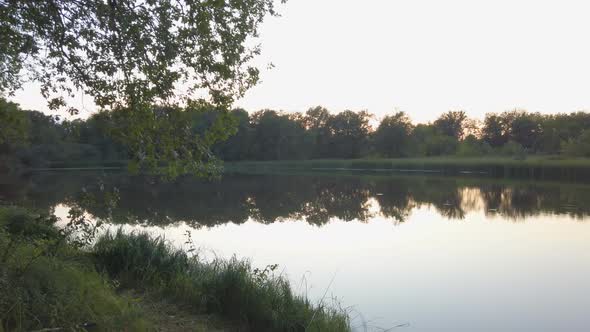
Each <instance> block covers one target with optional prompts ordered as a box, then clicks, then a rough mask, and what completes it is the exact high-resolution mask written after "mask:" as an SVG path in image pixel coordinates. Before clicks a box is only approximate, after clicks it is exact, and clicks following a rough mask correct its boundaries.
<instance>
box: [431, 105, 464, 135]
mask: <svg viewBox="0 0 590 332" xmlns="http://www.w3.org/2000/svg"><path fill="white" fill-rule="evenodd" d="M466 120H467V114H465V112H464V111H449V112H446V113H444V114H443V115H441V116H440V117H439V118H438V119H436V121H434V127H435V128H436V129H437V130H438V131H439V132H440V133H441V134H443V135H445V136H451V137H454V138H456V139H460V138H462V137H463V130H464V129H465V121H466Z"/></svg>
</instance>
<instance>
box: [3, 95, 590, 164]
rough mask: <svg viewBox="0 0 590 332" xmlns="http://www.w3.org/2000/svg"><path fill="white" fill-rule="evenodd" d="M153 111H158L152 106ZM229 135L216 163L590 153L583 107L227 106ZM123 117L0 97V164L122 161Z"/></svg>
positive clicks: (197, 120) (201, 114)
mask: <svg viewBox="0 0 590 332" xmlns="http://www.w3.org/2000/svg"><path fill="white" fill-rule="evenodd" d="M158 110H159V112H160V113H162V112H161V109H158ZM189 113H190V114H187V115H188V116H187V117H186V119H188V121H189V122H190V123H189V124H188V125H189V127H190V128H189V130H190V131H191V132H192V133H193V134H194V135H202V134H203V133H204V132H206V130H207V129H208V128H210V127H211V126H212V125H213V124H214V123H215V120H216V118H217V117H218V116H219V114H220V112H219V111H215V110H213V108H211V110H203V109H200V110H193V111H189ZM230 113H231V114H232V115H233V118H234V120H235V128H234V129H235V133H234V134H233V135H232V136H231V137H230V138H229V139H228V140H226V141H225V142H222V143H218V144H216V145H214V146H213V152H214V154H215V155H217V156H218V157H220V158H221V159H223V160H227V161H238V160H296V159H327V158H342V159H345V158H373V157H384V158H403V157H422V156H465V157H472V156H484V155H508V156H516V157H523V156H524V155H526V154H564V155H568V156H584V157H590V113H585V112H575V113H569V114H565V113H560V114H554V115H545V114H540V113H530V112H526V111H520V110H514V111H507V112H503V113H499V114H496V113H490V114H487V115H486V117H485V119H484V121H483V122H482V121H478V120H474V119H470V118H468V117H467V115H466V114H465V112H463V111H450V112H446V113H444V114H442V115H441V116H440V117H439V118H438V119H436V120H435V121H433V122H431V123H422V124H414V123H412V121H411V119H410V117H409V116H408V115H407V114H406V113H404V112H397V113H394V114H392V115H388V116H385V117H384V118H383V119H381V121H380V123H379V124H378V125H376V126H372V124H373V123H375V121H376V117H375V116H374V115H372V114H370V113H368V112H367V111H360V112H353V111H343V112H340V113H332V112H329V111H328V110H327V109H326V108H323V107H320V106H318V107H314V108H311V109H309V110H307V111H306V112H305V113H285V112H280V111H274V110H261V111H258V112H255V113H251V114H250V113H248V112H246V111H245V110H243V109H235V110H232V111H231V112H230ZM120 127H121V123H119V122H117V120H115V119H113V117H111V116H110V115H109V114H108V113H106V112H99V113H96V114H94V115H92V116H91V117H89V118H88V119H86V120H74V121H63V120H62V119H60V118H59V117H58V116H49V115H45V114H43V113H41V112H37V111H23V110H21V109H20V108H19V107H18V105H17V104H14V103H11V102H8V101H6V100H4V99H0V167H2V165H4V168H6V167H7V166H6V165H10V164H16V163H18V164H21V165H23V164H24V165H25V166H30V167H48V166H55V165H56V164H59V165H64V164H67V165H73V164H74V165H75V164H80V163H84V164H96V163H101V164H103V165H104V164H105V163H107V164H108V163H109V162H116V161H125V160H128V159H129V158H130V157H131V156H130V155H129V152H128V151H127V149H126V148H125V146H124V144H122V143H120V142H119V141H117V140H115V139H113V136H112V135H111V134H110V133H112V132H113V130H114V129H116V130H119V131H120V130H121V128H120Z"/></svg>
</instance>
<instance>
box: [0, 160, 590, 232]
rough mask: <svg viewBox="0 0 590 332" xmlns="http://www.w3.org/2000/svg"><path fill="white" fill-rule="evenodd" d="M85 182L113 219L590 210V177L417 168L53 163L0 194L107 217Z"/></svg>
mask: <svg viewBox="0 0 590 332" xmlns="http://www.w3.org/2000/svg"><path fill="white" fill-rule="evenodd" d="M81 188H84V191H85V192H86V193H95V194H96V195H94V196H95V197H100V196H101V195H100V192H102V191H105V190H106V191H109V190H112V189H113V188H117V189H118V191H119V194H120V198H121V199H120V201H119V204H118V206H117V207H116V208H115V211H114V217H115V218H114V220H115V221H116V222H119V223H141V224H145V225H169V224H171V223H176V222H181V221H182V222H186V223H188V224H190V225H192V226H195V227H198V226H215V225H219V224H225V223H234V224H242V223H244V222H246V221H248V220H254V221H257V222H260V223H264V224H270V223H274V222H280V221H283V220H286V219H289V220H293V219H296V220H304V221H306V222H308V223H310V224H313V225H317V226H322V225H325V224H326V223H328V222H329V221H330V220H332V219H338V220H342V221H352V220H358V221H361V222H368V221H369V220H371V218H373V217H375V216H383V217H386V218H388V219H390V220H391V222H393V223H402V222H404V221H405V220H406V219H407V216H408V215H409V214H410V213H411V211H412V210H413V209H417V208H423V207H430V208H432V209H433V210H434V211H436V212H437V213H438V214H439V215H440V216H442V217H444V218H446V219H449V220H462V219H464V218H465V216H466V214H467V213H470V212H475V211H483V212H484V213H485V215H486V217H488V218H493V217H495V216H499V217H501V218H503V219H508V220H511V221H515V222H516V221H521V220H524V219H526V218H527V217H532V216H539V215H551V214H564V215H568V216H570V217H574V218H577V219H582V218H583V217H584V216H587V215H588V214H589V213H590V195H587V191H588V188H589V187H587V186H581V185H559V184H554V183H545V184H535V183H530V182H528V183H527V182H505V183H501V182H500V183H499V182H498V180H493V181H491V180H476V179H471V178H440V177H417V176H399V177H392V176H388V177H378V176H326V175H288V176H285V175H228V176H225V177H223V178H222V179H220V180H218V181H201V180H196V179H192V178H183V179H178V180H177V181H174V182H171V183H167V182H161V181H158V180H155V179H153V178H145V177H134V176H128V175H125V174H121V173H111V174H98V173H88V172H87V173H84V172H80V173H45V174H34V175H32V176H29V177H26V178H21V179H17V180H14V181H11V182H6V181H5V182H4V183H3V184H0V199H2V200H7V201H12V202H18V203H20V204H25V205H34V206H35V207H37V208H42V209H51V208H52V207H54V206H56V205H57V204H66V205H70V206H73V205H76V206H79V207H81V208H83V209H85V210H86V211H88V212H89V213H90V214H92V215H94V216H96V217H98V218H101V217H105V212H104V208H103V206H102V205H101V204H100V203H98V204H97V203H96V202H95V203H93V204H89V203H88V202H87V200H84V199H82V194H81Z"/></svg>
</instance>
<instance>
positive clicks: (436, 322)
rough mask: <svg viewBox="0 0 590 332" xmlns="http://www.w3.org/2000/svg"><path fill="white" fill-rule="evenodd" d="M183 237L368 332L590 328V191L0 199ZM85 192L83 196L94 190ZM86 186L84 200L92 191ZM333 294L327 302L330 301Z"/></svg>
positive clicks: (41, 183) (342, 181) (343, 180)
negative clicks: (279, 279)
mask: <svg viewBox="0 0 590 332" xmlns="http://www.w3.org/2000/svg"><path fill="white" fill-rule="evenodd" d="M114 187H116V188H118V190H119V194H120V202H119V204H118V206H117V207H116V209H115V210H114V211H113V215H114V217H113V218H112V219H111V221H112V222H115V223H117V224H121V225H124V227H125V228H128V229H143V230H148V231H150V232H154V233H157V234H163V235H165V236H166V237H167V238H168V239H169V240H171V241H173V242H175V243H176V244H177V245H178V246H182V245H183V243H184V242H185V240H186V237H185V232H186V231H187V230H190V231H191V232H192V237H193V240H194V241H195V242H196V243H197V244H198V245H200V246H201V247H202V254H203V255H204V256H212V255H217V256H223V257H230V256H232V255H234V254H235V255H237V256H238V257H244V258H250V259H251V260H252V262H253V265H254V266H256V267H264V266H266V265H267V264H274V263H277V264H279V265H280V269H282V270H281V271H282V273H284V274H286V275H287V276H288V277H289V279H290V280H291V281H292V284H293V286H294V287H295V289H297V290H298V291H300V292H302V293H307V295H308V296H309V297H311V298H313V299H316V300H319V299H321V298H322V297H324V298H325V299H326V301H330V300H329V299H331V298H333V297H335V298H337V299H338V301H339V302H340V303H341V305H342V306H345V307H347V308H349V310H350V311H351V316H352V317H353V318H354V320H353V323H354V325H355V326H356V327H357V329H358V330H359V331H363V330H368V331H382V330H383V329H389V328H392V327H395V326H398V325H401V327H398V328H396V329H394V330H395V331H398V330H400V331H447V330H448V331H590V219H589V217H588V216H589V215H590V187H589V186H585V185H571V184H570V185H560V184H556V183H544V184H543V183H530V182H529V183H527V182H507V181H504V180H492V179H483V180H482V179H480V180H478V179H475V178H436V177H419V176H406V177H403V176H380V177H376V176H359V175H330V174H321V175H273V176H259V175H232V176H226V177H224V178H223V179H222V180H220V181H218V182H214V183H204V182H199V181H196V180H192V179H183V180H180V181H178V182H176V183H159V182H157V181H154V180H147V179H140V178H132V177H127V176H124V175H121V174H102V175H101V174H95V173H53V174H37V175H34V176H31V177H28V178H23V179H19V180H13V181H4V183H3V184H0V199H1V200H4V201H15V202H19V203H20V204H25V205H30V206H36V207H38V208H47V209H54V211H55V213H56V214H58V215H62V216H65V215H67V210H68V207H69V206H72V205H78V206H81V207H83V208H85V209H86V210H87V212H88V214H89V216H91V217H92V218H94V219H101V218H106V217H107V216H106V215H105V213H104V209H101V208H100V207H98V206H99V205H100V204H89V203H87V202H86V200H84V199H83V197H84V195H87V194H88V193H91V194H95V196H96V197H99V196H100V193H101V190H103V191H109V190H112V188H114ZM82 188H84V190H82ZM83 192H86V194H84V193H83ZM324 294H325V296H324Z"/></svg>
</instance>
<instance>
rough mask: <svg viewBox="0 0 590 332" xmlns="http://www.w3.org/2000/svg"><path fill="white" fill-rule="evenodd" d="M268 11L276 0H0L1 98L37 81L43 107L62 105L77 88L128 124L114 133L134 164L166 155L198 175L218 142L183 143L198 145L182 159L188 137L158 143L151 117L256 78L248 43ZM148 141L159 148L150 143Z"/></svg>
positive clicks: (223, 100)
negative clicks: (158, 107)
mask: <svg viewBox="0 0 590 332" xmlns="http://www.w3.org/2000/svg"><path fill="white" fill-rule="evenodd" d="M283 2H284V1H283ZM266 14H270V15H276V12H275V10H274V1H273V0H236V1H176V0H151V1H142V0H118V1H115V0H107V1H104V0H75V1H71V0H47V1H11V0H0V92H7V93H9V94H10V93H12V92H13V91H14V90H15V89H18V88H19V87H20V86H21V85H22V83H23V82H24V81H26V80H27V79H32V80H35V81H38V82H40V83H41V87H42V88H41V92H42V94H43V95H44V96H45V97H46V98H48V101H49V102H48V104H49V106H50V107H51V108H53V109H60V108H64V107H66V106H67V105H66V103H65V99H64V97H65V96H68V95H70V96H71V95H73V94H74V91H75V90H76V89H79V90H81V91H83V92H84V93H85V94H88V95H90V96H91V97H93V98H94V101H95V103H96V104H97V105H98V106H99V107H102V108H104V109H107V110H111V111H114V112H117V113H118V114H117V115H115V116H114V118H116V119H119V120H122V121H123V123H125V124H127V125H130V127H129V128H127V129H126V130H121V131H118V133H119V134H120V137H119V138H120V140H121V141H122V142H124V143H125V144H127V145H128V146H129V147H130V148H131V149H130V152H131V153H132V156H133V157H134V159H135V161H136V162H137V163H145V164H147V165H152V166H153V165H154V164H160V163H161V162H168V161H169V160H168V159H165V158H169V157H170V156H171V155H173V156H177V158H176V160H174V162H172V163H169V165H170V166H181V168H182V170H192V171H200V170H203V169H204V168H207V166H208V165H209V164H208V162H207V161H212V160H214V158H210V157H209V155H210V153H209V148H210V145H209V143H210V142H211V141H215V140H213V139H210V140H209V141H208V142H205V141H199V142H195V141H194V140H190V141H189V145H192V146H194V145H197V146H198V147H197V149H196V150H194V151H193V153H190V154H189V153H184V152H185V151H186V149H187V148H188V146H185V142H186V141H183V140H180V139H172V138H169V139H163V135H164V134H174V132H160V138H159V139H149V138H148V137H147V136H148V135H149V134H153V132H154V128H153V125H154V121H161V120H163V119H170V118H174V121H176V120H178V119H180V118H182V117H183V116H181V115H175V116H172V115H171V113H173V112H182V111H185V110H186V108H184V107H181V106H182V105H184V104H185V103H184V102H185V101H186V100H187V99H190V97H191V96H192V95H193V94H192V93H191V92H193V91H196V92H198V93H200V92H201V91H205V92H207V93H208V95H209V96H210V101H211V102H212V103H213V104H214V105H216V106H226V107H227V106H228V105H230V104H231V103H232V101H233V100H234V99H235V97H239V96H241V95H243V93H244V92H245V91H246V90H247V89H248V88H249V87H251V86H252V85H253V84H255V83H256V82H257V81H258V69H257V68H255V67H254V66H252V65H251V64H250V60H251V59H252V58H253V57H254V56H255V55H256V54H258V53H259V48H258V46H254V47H250V46H249V45H252V43H251V42H249V39H251V37H256V36H257V34H258V27H259V24H260V23H261V22H262V20H263V18H264V16H265V15H266ZM23 70H24V71H25V73H26V75H21V74H20V73H21V72H22V71H23ZM183 86H184V87H186V89H184V92H183V93H181V94H180V95H179V93H177V90H179V89H180V88H181V87H183ZM156 104H158V105H165V106H166V107H167V111H166V114H167V116H162V113H161V112H160V113H159V112H158V111H154V109H153V106H154V105H156ZM186 105H188V108H190V107H193V106H191V102H190V101H189V102H187V103H186ZM193 105H194V103H193ZM69 111H71V112H73V113H75V112H76V111H77V110H75V109H73V108H69ZM157 113H159V114H157ZM168 115H169V116H168ZM222 118H224V119H228V118H227V117H222ZM230 123H231V122H230ZM170 125H171V123H168V124H166V125H163V126H161V127H160V128H159V129H165V128H166V127H168V128H170ZM220 126H221V127H224V126H225V127H229V126H230V125H229V123H225V124H223V123H221V124H220ZM177 129H181V128H177ZM219 129H220V128H213V130H212V131H211V133H218V132H219ZM208 136H209V137H210V138H212V136H213V134H210V135H208ZM220 138H221V137H220ZM154 143H157V144H160V145H159V146H158V147H155V146H148V145H149V144H154ZM164 144H168V145H164ZM138 148H139V149H138ZM162 151H167V152H166V153H164V154H163V155H149V153H151V152H162ZM179 158H185V160H180V159H179ZM176 171H179V170H174V172H176Z"/></svg>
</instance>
